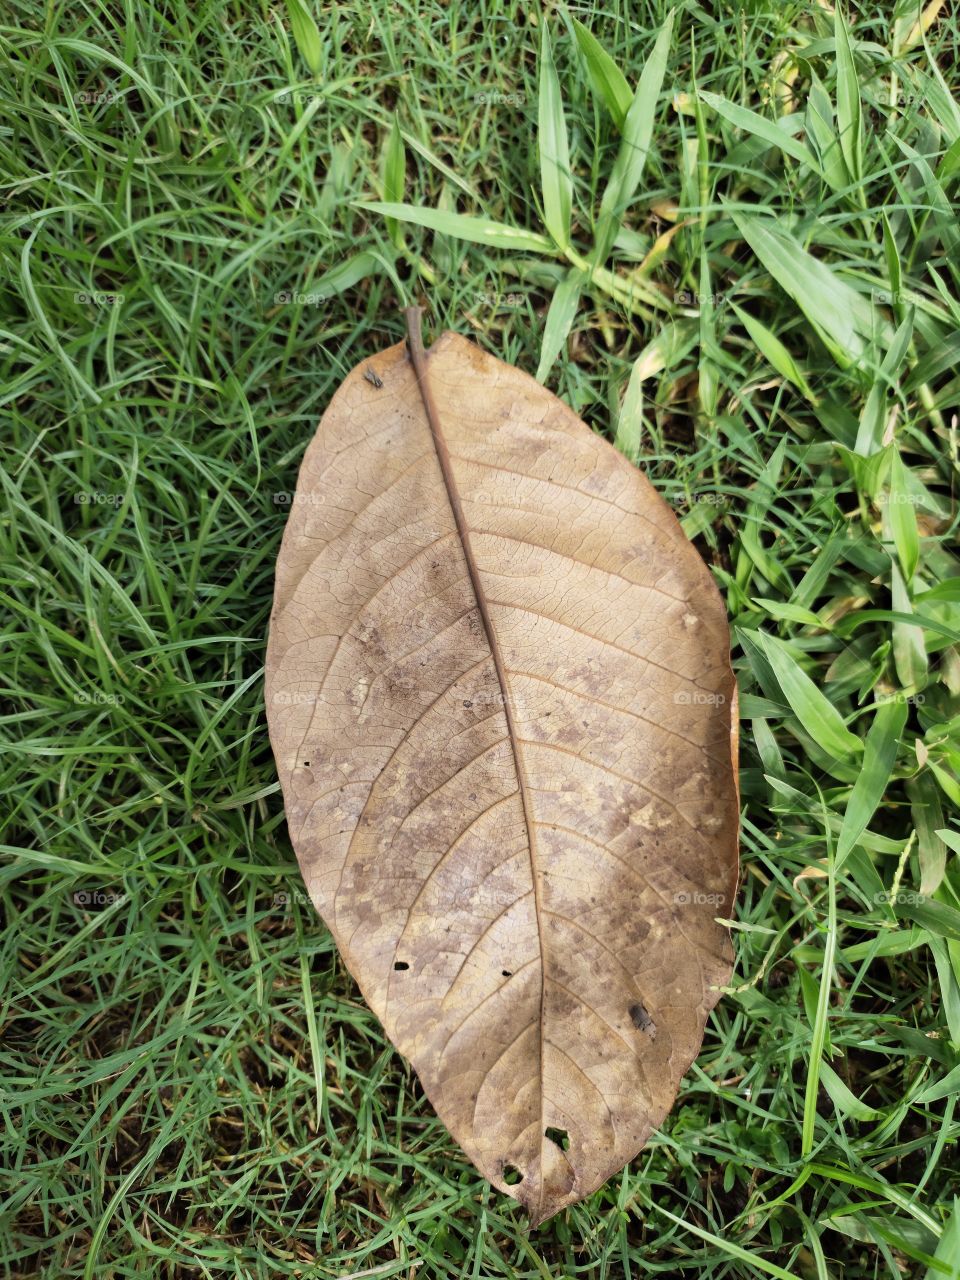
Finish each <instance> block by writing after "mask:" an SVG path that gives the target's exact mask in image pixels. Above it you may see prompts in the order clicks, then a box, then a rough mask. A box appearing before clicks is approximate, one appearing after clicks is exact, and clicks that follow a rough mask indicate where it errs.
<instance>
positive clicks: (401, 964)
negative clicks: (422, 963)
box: [393, 960, 410, 969]
mask: <svg viewBox="0 0 960 1280" xmlns="http://www.w3.org/2000/svg"><path fill="white" fill-rule="evenodd" d="M393 967H394V968H395V969H409V968H410V966H409V965H408V964H407V962H406V960H398V961H397V962H396V964H395V965H394V966H393Z"/></svg>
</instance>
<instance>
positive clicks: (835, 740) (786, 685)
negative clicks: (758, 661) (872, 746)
mask: <svg viewBox="0 0 960 1280" xmlns="http://www.w3.org/2000/svg"><path fill="white" fill-rule="evenodd" d="M754 638H755V639H756V640H757V641H758V642H759V644H760V646H761V648H762V650H763V653H764V656H765V657H766V659H767V661H768V662H769V664H770V668H771V670H772V671H773V674H774V676H775V677H776V679H777V683H778V684H779V685H780V688H781V689H782V691H783V696H784V697H785V698H786V700H787V702H788V703H789V704H790V707H791V709H792V710H793V712H794V714H795V715H796V717H797V719H798V720H799V721H800V723H801V725H802V726H803V728H804V729H805V730H806V732H807V733H809V734H810V735H811V737H813V738H814V739H815V740H816V741H817V742H818V743H819V744H820V745H821V746H822V747H823V749H824V750H825V751H827V752H829V753H830V755H831V756H833V757H834V759H837V760H848V759H851V758H856V756H857V755H858V754H859V753H860V752H861V751H862V750H863V743H862V742H861V741H860V739H859V738H858V737H857V736H856V735H855V734H853V733H851V732H850V730H849V729H848V728H847V727H846V725H845V724H844V723H843V717H842V716H841V715H840V712H839V711H838V710H837V709H836V707H835V706H834V705H833V703H832V702H830V701H829V699H828V698H826V697H825V696H824V695H823V694H822V693H821V692H820V690H819V689H818V688H817V686H816V685H815V684H814V683H813V681H812V680H811V679H810V677H809V676H808V675H807V674H806V672H805V671H802V670H801V668H800V666H799V665H798V663H797V662H796V661H795V659H794V658H793V656H792V654H791V653H790V651H789V649H788V648H787V646H786V645H785V644H784V643H783V642H782V641H781V640H778V639H776V637H775V636H771V635H768V634H767V633H766V632H763V631H758V632H756V633H755V635H754Z"/></svg>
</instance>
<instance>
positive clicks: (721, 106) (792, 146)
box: [700, 89, 823, 178]
mask: <svg viewBox="0 0 960 1280" xmlns="http://www.w3.org/2000/svg"><path fill="white" fill-rule="evenodd" d="M700 97H701V99H702V101H704V102H705V103H706V104H707V106H709V107H712V108H713V109H714V111H716V112H717V114H718V115H721V116H723V118H724V119H725V120H729V121H730V123H731V124H733V125H736V127H737V128H738V129H742V130H743V131H744V132H745V133H752V134H753V135H754V136H755V137H757V138H762V139H763V141H764V142H769V143H770V145H771V146H772V147H779V148H780V150H781V151H782V152H783V153H784V154H785V155H788V156H792V157H793V159H794V160H799V161H800V163H801V164H804V165H806V166H807V168H808V169H809V170H810V171H811V172H812V173H815V174H817V175H818V176H819V177H821V178H822V177H823V173H822V172H821V169H820V165H819V164H818V163H817V158H816V156H815V155H814V154H813V152H812V151H811V150H810V148H809V147H806V146H804V144H803V143H802V142H800V141H798V139H796V138H794V137H793V136H792V135H791V134H789V133H787V131H786V130H785V129H782V128H781V127H780V126H779V125H778V124H777V123H776V122H775V121H774V120H768V119H767V118H766V116H762V115H760V114H759V113H758V112H756V111H750V110H749V108H747V107H741V106H739V105H738V104H737V103H736V102H729V101H728V100H727V99H726V98H722V97H720V95H719V94H717V93H707V91H706V90H705V89H701V90H700Z"/></svg>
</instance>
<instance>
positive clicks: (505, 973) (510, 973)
mask: <svg viewBox="0 0 960 1280" xmlns="http://www.w3.org/2000/svg"><path fill="white" fill-rule="evenodd" d="M500 972H501V973H502V974H503V976H504V977H505V978H512V977H513V970H512V969H501V970H500Z"/></svg>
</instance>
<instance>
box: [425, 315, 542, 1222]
mask: <svg viewBox="0 0 960 1280" xmlns="http://www.w3.org/2000/svg"><path fill="white" fill-rule="evenodd" d="M405 316H406V321H407V333H408V339H407V351H408V354H409V356H410V361H411V363H412V365H413V370H414V373H415V375H416V379H417V388H418V390H419V392H420V399H421V401H422V402H423V408H424V412H425V413H426V416H427V423H428V425H429V427H430V435H431V437H432V439H433V445H434V449H435V450H436V455H437V461H438V463H439V464H440V472H441V474H442V476H443V483H444V488H445V489H446V493H447V500H448V501H449V503H450V510H451V512H452V513H453V519H454V523H455V524H456V526H457V533H458V535H459V538H460V546H461V548H462V549H463V555H464V559H465V560H466V564H467V572H468V573H469V575H470V583H471V586H472V587H473V594H474V598H475V599H476V602H477V610H478V612H479V614H480V620H481V622H482V623H483V629H484V633H485V634H486V637H487V644H488V645H489V647H490V656H491V657H492V658H493V665H494V669H495V670H496V673H497V681H498V682H499V685H500V693H501V695H502V697H503V710H504V716H505V717H506V721H507V736H508V738H509V739H510V748H511V750H512V752H513V761H514V768H515V769H516V773H517V785H518V788H519V791H520V801H521V804H522V805H523V817H524V822H525V824H526V828H527V849H528V851H529V854H530V878H531V880H532V882H533V896H534V910H535V912H536V918H537V943H538V946H539V950H540V1031H539V1035H538V1037H537V1052H538V1054H539V1067H538V1080H539V1086H540V1087H539V1093H540V1129H539V1152H540V1155H539V1168H538V1175H539V1176H538V1181H539V1188H538V1212H539V1210H540V1209H541V1208H542V1206H543V1187H544V1177H543V1146H544V1078H543V1044H544V1025H543V1020H544V988H545V984H546V959H545V952H544V945H543V923H542V921H543V904H542V902H541V895H540V881H539V877H538V875H537V856H536V835H535V831H536V823H535V821H534V818H533V810H532V804H531V801H530V795H529V787H528V783H527V776H526V770H525V768H524V764H523V758H522V756H521V753H520V749H519V734H518V733H517V730H516V726H515V724H514V719H513V708H512V706H511V703H510V693H509V686H508V681H507V669H506V665H505V663H504V661H503V655H502V653H501V651H500V642H499V640H498V639H497V634H496V631H495V629H494V626H493V620H492V619H491V617H490V610H489V608H488V605H487V597H486V593H485V591H484V589H483V584H482V582H481V579H480V570H479V568H478V567H477V562H476V558H475V557H474V554H473V547H472V546H471V543H470V529H469V526H468V524H467V520H466V516H465V515H464V512H463V504H462V503H461V501H460V490H459V488H458V487H457V481H456V477H455V476H454V474H453V466H452V463H451V460H450V452H449V450H448V448H447V442H446V439H445V438H444V435H443V428H442V426H441V424H440V415H439V413H438V412H437V406H436V402H435V401H434V399H433V392H432V390H431V388H430V382H429V379H428V377H427V354H428V353H427V352H426V351H425V350H424V346H423V339H422V337H421V333H420V308H419V307H407V308H406V311H405Z"/></svg>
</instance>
